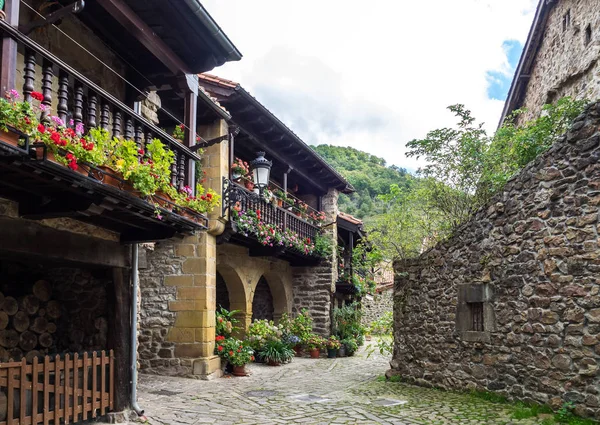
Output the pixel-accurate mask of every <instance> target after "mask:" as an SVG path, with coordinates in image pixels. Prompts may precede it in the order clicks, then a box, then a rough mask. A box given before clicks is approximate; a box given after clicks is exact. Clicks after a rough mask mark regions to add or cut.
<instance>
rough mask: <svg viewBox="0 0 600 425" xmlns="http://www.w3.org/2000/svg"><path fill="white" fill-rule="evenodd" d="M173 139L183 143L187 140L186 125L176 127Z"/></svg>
mask: <svg viewBox="0 0 600 425" xmlns="http://www.w3.org/2000/svg"><path fill="white" fill-rule="evenodd" d="M173 138H174V139H175V140H179V141H180V142H182V143H183V139H184V138H185V125H183V124H179V125H176V126H175V128H174V129H173Z"/></svg>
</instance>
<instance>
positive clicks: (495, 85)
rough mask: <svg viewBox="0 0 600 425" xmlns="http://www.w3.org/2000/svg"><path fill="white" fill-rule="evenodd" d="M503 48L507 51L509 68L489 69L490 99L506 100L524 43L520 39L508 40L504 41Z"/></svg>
mask: <svg viewBox="0 0 600 425" xmlns="http://www.w3.org/2000/svg"><path fill="white" fill-rule="evenodd" d="M502 48H503V49H504V51H505V52H506V59H507V61H508V67H507V68H508V69H501V70H495V71H488V73H487V78H488V81H489V84H490V85H489V87H488V91H487V93H488V96H489V98H490V99H496V100H502V101H503V100H505V99H506V96H507V95H508V90H509V89H510V83H511V82H512V79H513V75H514V73H515V69H516V68H517V64H518V63H519V58H520V57H521V52H522V51H523V45H522V44H521V43H520V42H519V41H518V40H506V41H505V42H504V43H502Z"/></svg>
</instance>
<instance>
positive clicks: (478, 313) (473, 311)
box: [467, 302, 485, 332]
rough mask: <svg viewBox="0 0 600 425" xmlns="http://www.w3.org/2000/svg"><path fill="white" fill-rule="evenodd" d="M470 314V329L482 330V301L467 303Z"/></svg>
mask: <svg viewBox="0 0 600 425" xmlns="http://www.w3.org/2000/svg"><path fill="white" fill-rule="evenodd" d="M467 305H468V306H469V313H470V316H471V329H469V330H471V331H476V332H483V331H484V330H485V329H484V326H483V303H482V302H481V303H467Z"/></svg>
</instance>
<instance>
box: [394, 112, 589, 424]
mask: <svg viewBox="0 0 600 425" xmlns="http://www.w3.org/2000/svg"><path fill="white" fill-rule="evenodd" d="M599 127H600V103H593V104H590V105H589V106H588V107H587V108H586V110H585V112H584V113H583V114H582V115H581V116H579V117H578V118H577V119H576V120H575V122H574V124H573V126H572V129H571V131H569V132H568V133H567V134H566V135H564V136H562V137H561V138H560V139H559V140H558V141H557V142H556V143H555V144H554V145H553V146H552V147H551V148H550V149H549V150H548V151H547V152H546V153H544V154H543V155H542V156H540V157H539V158H538V159H537V160H535V161H534V162H532V163H531V164H529V165H528V166H527V167H526V168H525V169H524V170H522V171H521V172H520V173H519V174H518V175H517V176H516V177H514V178H513V179H512V180H510V181H509V182H508V184H507V185H506V187H505V189H504V191H503V192H502V193H500V194H498V195H497V196H496V197H495V198H494V199H493V200H492V202H490V204H489V205H488V207H487V208H482V209H481V210H479V211H478V212H477V214H476V215H475V216H474V217H473V218H472V220H471V221H469V222H468V223H466V224H465V225H463V227H461V228H460V229H458V230H457V232H456V233H455V236H454V237H453V238H451V239H450V240H448V241H446V242H444V243H441V244H439V245H437V246H436V247H434V248H432V249H430V250H429V251H427V252H425V253H424V254H422V255H421V256H420V257H419V258H418V259H416V260H411V261H405V262H397V263H396V264H395V265H394V267H395V271H396V278H395V288H394V317H395V330H394V333H395V347H394V356H393V360H392V362H391V366H392V369H391V370H390V371H389V372H388V374H399V375H401V376H402V377H403V378H405V379H407V380H408V381H411V382H416V383H418V384H423V385H435V386H439V387H443V388H453V389H469V388H479V389H486V390H492V391H497V392H500V393H503V394H505V395H508V396H509V397H510V398H515V399H521V400H526V401H535V402H540V403H549V404H550V405H551V406H552V407H554V408H557V407H560V406H561V405H562V404H563V403H564V402H566V401H571V402H573V403H574V404H575V405H576V413H578V414H581V415H588V416H595V417H596V418H597V419H600V375H599V371H598V367H599V361H600V295H599V292H600V248H599V247H598V231H599V230H600V225H599V223H598V210H599V206H600V163H599V159H600V133H599Z"/></svg>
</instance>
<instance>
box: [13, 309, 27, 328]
mask: <svg viewBox="0 0 600 425" xmlns="http://www.w3.org/2000/svg"><path fill="white" fill-rule="evenodd" d="M12 322H13V327H14V328H15V330H16V331H17V332H25V331H26V330H27V329H29V316H28V315H27V313H25V312H24V311H19V312H18V313H17V314H15V315H14V317H13V319H12Z"/></svg>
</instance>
